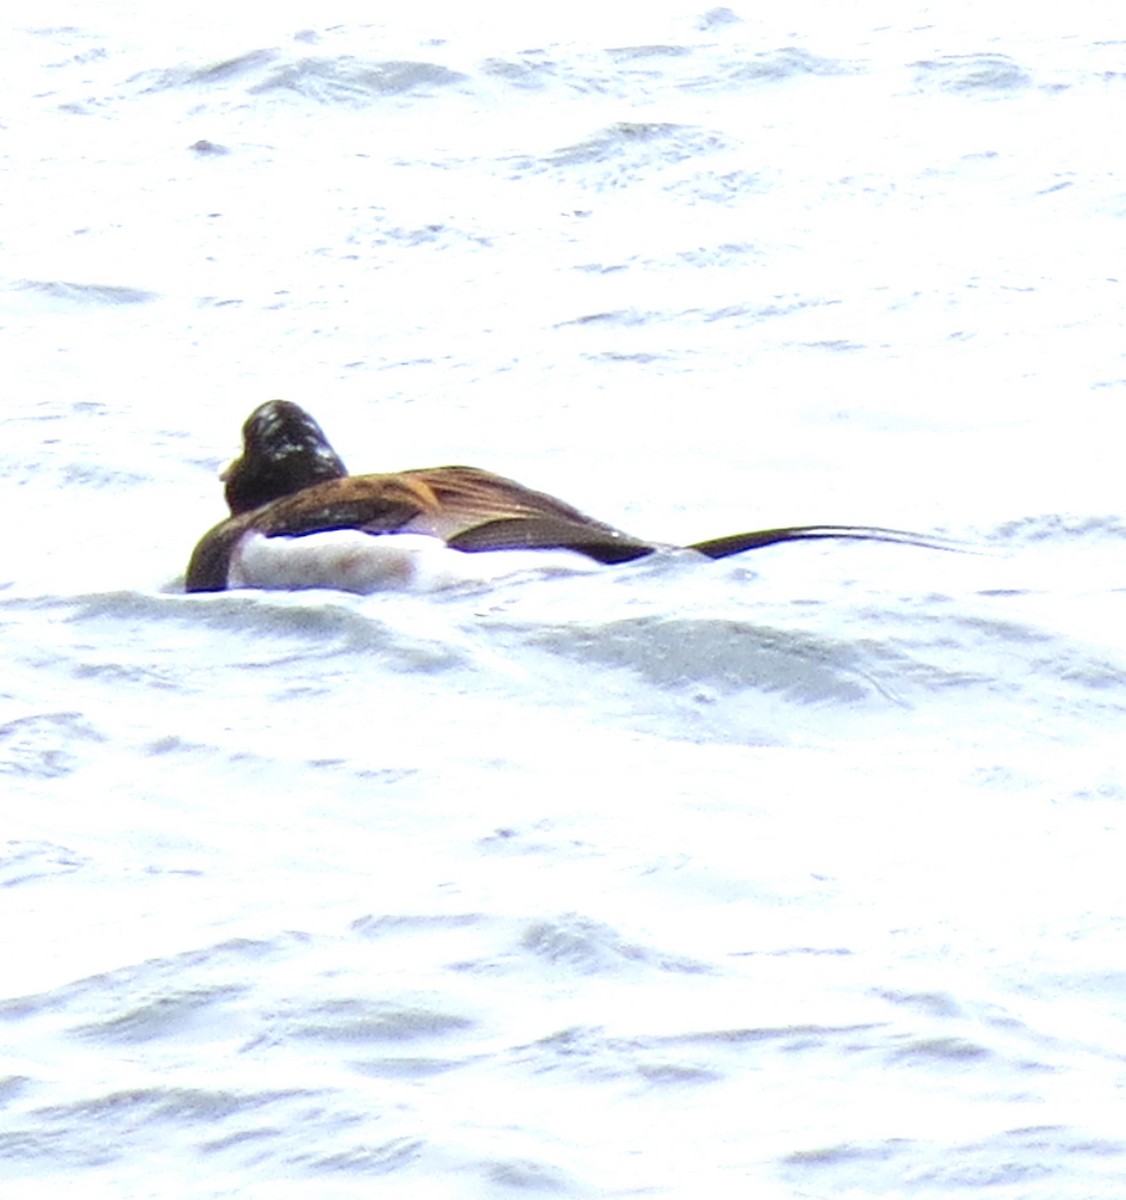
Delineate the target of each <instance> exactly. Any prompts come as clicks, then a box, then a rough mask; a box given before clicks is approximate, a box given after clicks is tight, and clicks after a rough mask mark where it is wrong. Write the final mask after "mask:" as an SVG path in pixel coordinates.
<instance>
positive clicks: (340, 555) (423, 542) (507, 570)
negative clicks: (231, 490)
mask: <svg viewBox="0 0 1126 1200" xmlns="http://www.w3.org/2000/svg"><path fill="white" fill-rule="evenodd" d="M598 569H599V564H598V563H595V562H592V561H591V560H590V559H588V558H586V557H584V556H583V555H581V554H576V553H575V552H573V551H571V550H489V551H484V552H482V553H479V554H465V553H463V552H462V551H460V550H451V549H450V548H449V547H448V546H447V545H446V544H445V542H443V541H442V540H441V539H440V538H436V537H427V536H426V535H424V534H416V533H385V534H379V535H373V534H368V533H361V532H359V531H358V530H354V529H338V530H333V531H331V532H329V533H313V534H308V535H306V536H305V537H266V536H265V535H264V534H261V533H249V534H247V535H246V537H244V538H243V539H242V540H241V541H240V542H239V544H238V545H237V546H236V548H235V551H234V553H233V554H232V555H231V563H230V567H229V569H228V572H227V586H228V587H231V588H272V589H299V588H335V589H336V590H337V591H345V592H360V593H365V594H366V593H369V592H380V591H388V590H398V591H419V592H430V591H438V590H440V589H441V588H448V587H456V586H457V585H459V584H466V583H488V582H491V581H494V580H499V579H503V578H506V577H509V576H512V575H519V574H527V573H535V574H545V573H546V574H573V573H575V572H579V571H590V570H594V571H596V570H598Z"/></svg>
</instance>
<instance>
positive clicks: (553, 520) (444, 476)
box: [185, 467, 655, 592]
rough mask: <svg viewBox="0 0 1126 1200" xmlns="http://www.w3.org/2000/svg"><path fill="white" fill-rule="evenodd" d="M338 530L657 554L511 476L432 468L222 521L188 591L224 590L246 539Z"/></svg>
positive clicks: (470, 545)
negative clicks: (233, 558) (238, 547)
mask: <svg viewBox="0 0 1126 1200" xmlns="http://www.w3.org/2000/svg"><path fill="white" fill-rule="evenodd" d="M334 529H359V530H363V531H364V532H366V533H372V534H380V533H395V532H407V531H409V532H412V533H426V534H430V535H432V536H434V537H440V538H442V539H444V540H445V541H446V542H447V543H448V544H449V545H450V546H452V547H453V548H454V549H457V550H462V551H465V552H467V553H473V552H479V551H484V550H512V549H536V550H552V549H554V550H575V551H577V552H578V553H580V554H585V555H587V556H588V557H589V558H593V559H595V560H596V561H597V562H605V563H613V562H628V561H629V560H630V559H633V558H640V557H642V556H643V555H646V554H651V553H652V552H653V550H654V549H655V547H654V546H651V545H649V543H647V542H642V541H639V540H638V539H637V538H632V537H630V536H629V535H628V534H625V533H622V532H621V531H620V530H617V529H615V528H614V527H613V526H611V525H606V524H604V523H603V522H602V521H595V520H594V519H593V518H591V517H588V516H586V515H585V514H583V513H581V512H580V511H579V510H578V509H577V508H573V507H572V506H571V505H570V504H566V503H564V502H563V501H562V500H557V499H556V498H555V497H554V496H549V495H547V493H545V492H537V491H533V490H532V489H531V488H526V487H524V486H523V485H522V484H519V483H516V482H515V481H514V480H511V479H505V478H504V477H503V476H500V475H494V474H492V473H491V472H489V471H481V470H478V469H477V468H476V467H429V468H425V469H422V470H416V471H404V472H402V473H400V474H397V475H353V476H350V477H347V478H343V479H333V480H329V481H328V482H325V483H318V484H314V485H312V486H311V487H307V488H303V489H302V490H301V491H299V492H296V493H294V494H293V495H290V496H284V497H282V498H281V499H278V500H273V501H271V502H270V503H269V504H264V505H262V506H261V507H260V508H256V509H255V510H254V511H253V512H249V513H244V514H242V515H241V516H237V517H231V518H229V519H228V520H226V521H223V522H222V523H221V524H219V525H217V526H215V528H214V529H212V530H211V531H210V532H209V533H207V534H205V535H204V537H203V538H202V539H201V541H200V542H199V544H198V545H197V546H196V548H195V552H194V553H193V554H192V558H191V562H190V563H189V565H188V573H187V579H186V584H185V586H186V589H187V590H188V591H189V592H204V591H222V590H223V589H225V588H226V586H227V573H228V569H229V566H230V559H231V555H232V553H233V552H234V549H235V547H236V545H237V544H238V541H239V539H240V538H241V537H242V536H243V534H244V533H248V532H250V531H256V532H258V533H264V534H265V535H266V536H267V537H300V536H302V535H305V534H311V533H325V532H328V531H330V530H334Z"/></svg>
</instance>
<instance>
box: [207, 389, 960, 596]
mask: <svg viewBox="0 0 1126 1200" xmlns="http://www.w3.org/2000/svg"><path fill="white" fill-rule="evenodd" d="M242 438H243V450H242V454H241V456H240V457H239V458H237V459H236V460H235V461H234V462H233V463H231V465H230V466H229V467H228V468H227V470H226V471H225V472H224V473H223V479H224V480H225V483H226V497H227V504H228V506H229V508H230V511H231V515H230V516H229V517H228V518H227V519H226V520H225V521H221V522H220V523H219V524H218V525H216V526H215V528H214V529H211V530H210V531H209V532H208V533H206V534H204V536H203V537H202V538H201V539H200V542H199V544H198V545H197V546H196V548H195V551H194V552H193V554H192V557H191V562H190V563H189V564H188V571H187V578H186V582H185V587H186V590H187V591H189V592H217V591H223V590H225V589H227V588H237V587H262V588H308V587H328V588H337V589H340V590H344V591H353V592H374V591H381V590H384V589H387V588H409V587H423V588H430V587H436V586H442V585H443V584H448V583H452V582H460V581H463V580H466V579H473V578H478V577H485V576H486V575H487V574H490V573H493V572H494V570H495V568H494V567H493V566H490V570H489V571H488V572H486V571H484V570H483V568H484V567H485V561H484V559H483V558H482V556H483V555H487V554H490V552H493V551H496V552H502V554H500V555H496V556H493V555H490V557H492V558H493V560H494V563H495V560H496V558H498V557H503V559H504V563H505V566H511V568H513V569H521V568H523V569H527V568H528V567H529V566H530V565H532V564H534V565H535V566H536V567H541V568H542V567H549V568H550V567H551V566H553V565H558V563H559V560H560V559H561V558H562V559H565V560H566V562H567V563H568V564H570V565H571V566H572V567H575V566H578V565H579V564H581V563H583V562H585V563H586V564H587V565H593V564H597V563H624V562H630V561H632V560H634V559H638V558H644V557H646V556H648V555H650V554H654V553H656V552H657V551H660V550H674V549H680V550H689V551H695V552H697V553H698V554H701V555H704V556H706V557H707V558H726V557H727V556H728V555H731V554H739V553H741V552H742V551H744V550H752V549H755V548H757V547H760V546H771V545H774V544H775V543H778V542H792V541H805V540H810V539H814V538H856V539H863V540H868V541H880V542H899V543H906V544H909V545H922V546H930V547H932V548H947V547H944V546H943V544H942V542H941V541H940V540H938V539H933V538H927V537H924V536H923V535H920V534H913V533H906V532H903V531H901V530H896V529H881V528H878V527H874V526H860V525H800V526H790V527H787V528H782V529H762V530H757V531H754V532H750V533H735V534H731V535H729V536H727V537H719V538H711V539H709V540H707V541H703V542H695V543H693V544H692V545H690V546H685V547H673V546H664V545H661V544H659V543H654V542H647V541H643V540H641V539H640V538H635V537H632V536H631V535H630V534H628V533H623V532H622V531H621V530H620V529H615V528H614V527H613V526H611V525H607V524H605V523H603V522H602V521H596V520H594V519H593V518H591V517H588V516H586V515H585V514H584V513H581V512H580V511H579V510H578V509H577V508H573V507H572V506H571V505H569V504H566V503H564V502H563V501H562V500H557V499H555V498H554V497H553V496H548V495H546V494H545V493H543V492H536V491H533V490H532V489H531V488H526V487H524V486H523V485H522V484H519V483H516V482H514V481H513V480H511V479H505V478H503V477H502V476H500V475H493V474H492V473H491V472H489V471H482V470H478V469H477V468H476V467H427V468H423V469H419V470H412V471H401V472H399V473H397V474H393V475H349V474H348V472H347V469H346V468H345V466H344V463H343V462H342V461H341V459H340V457H339V455H337V453H336V451H335V450H333V449H332V447H331V446H330V445H329V443H328V440H327V439H326V438H325V435H324V433H323V432H322V431H321V428H320V426H319V425H318V424H317V423H316V421H314V420H313V418H312V417H311V416H309V414H308V413H307V412H305V410H304V409H302V408H300V407H299V406H298V405H296V404H291V403H289V402H288V401H286V400H271V401H269V402H267V403H266V404H263V405H260V406H259V407H258V408H257V409H255V410H254V412H253V413H251V414H250V417H249V418H248V419H247V421H246V424H245V425H244V426H243V430H242ZM451 551H452V552H454V553H451ZM518 551H526V552H530V553H529V554H524V555H517V554H516V552H518ZM545 551H556V552H562V554H557V555H556V557H555V558H554V559H552V557H551V555H545Z"/></svg>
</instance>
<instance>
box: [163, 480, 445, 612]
mask: <svg viewBox="0 0 1126 1200" xmlns="http://www.w3.org/2000/svg"><path fill="white" fill-rule="evenodd" d="M436 509H437V500H436V498H435V496H434V494H433V493H432V492H431V491H430V490H429V489H428V488H427V487H426V486H425V485H423V484H421V483H419V482H416V481H411V480H404V479H403V477H402V476H399V475H360V476H356V477H354V478H345V479H333V480H329V481H328V482H327V483H319V484H314V485H313V486H312V487H307V488H303V489H302V490H301V491H299V492H295V493H294V494H293V495H291V496H283V497H282V498H281V499H280V500H273V501H271V502H270V503H269V504H264V505H262V506H261V507H260V508H256V509H254V510H253V511H252V512H248V513H243V514H242V515H241V516H237V517H229V518H228V519H227V520H226V521H222V522H220V523H219V524H218V525H216V526H215V528H214V529H212V530H210V531H208V532H207V533H205V534H204V535H203V537H202V538H201V539H200V541H199V543H198V545H197V546H196V548H195V550H194V551H193V552H192V557H191V561H190V562H189V563H188V572H187V577H186V579H185V581H184V587H185V590H186V591H189V592H221V591H223V590H224V589H225V588H226V586H227V573H228V571H229V569H230V562H231V555H232V553H233V552H234V549H235V546H236V545H238V542H239V539H240V538H241V537H242V536H243V534H245V533H249V532H251V531H255V532H258V533H264V534H265V535H266V536H267V537H300V536H302V535H304V534H310V533H326V532H328V531H329V530H333V529H362V530H364V531H366V532H368V533H393V532H395V530H397V529H402V528H403V526H404V525H406V524H407V523H408V522H409V521H410V520H411V519H412V518H415V517H417V516H418V515H419V514H420V513H428V512H433V511H436Z"/></svg>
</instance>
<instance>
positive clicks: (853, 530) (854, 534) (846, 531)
mask: <svg viewBox="0 0 1126 1200" xmlns="http://www.w3.org/2000/svg"><path fill="white" fill-rule="evenodd" d="M816 538H851V539H853V540H856V541H865V542H897V543H898V544H899V545H901V546H923V547H925V548H926V549H928V550H964V549H966V547H964V546H959V545H958V544H957V543H956V542H947V541H943V540H942V539H941V538H937V537H928V536H927V535H926V534H922V533H908V532H907V531H905V530H902V529H881V528H879V526H875V525H791V526H789V527H787V528H784V529H758V530H755V531H753V532H750V533H732V534H728V536H727V537H718V538H709V539H708V540H707V541H703V542H693V543H692V545H690V546H688V547H686V549H688V550H698V551H699V552H700V553H701V554H706V555H707V556H708V558H727V556H728V555H730V554H741V553H742V552H743V551H744V550H757V549H758V548H759V547H761V546H773V545H775V543H777V542H805V541H812V540H814V539H816Z"/></svg>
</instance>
